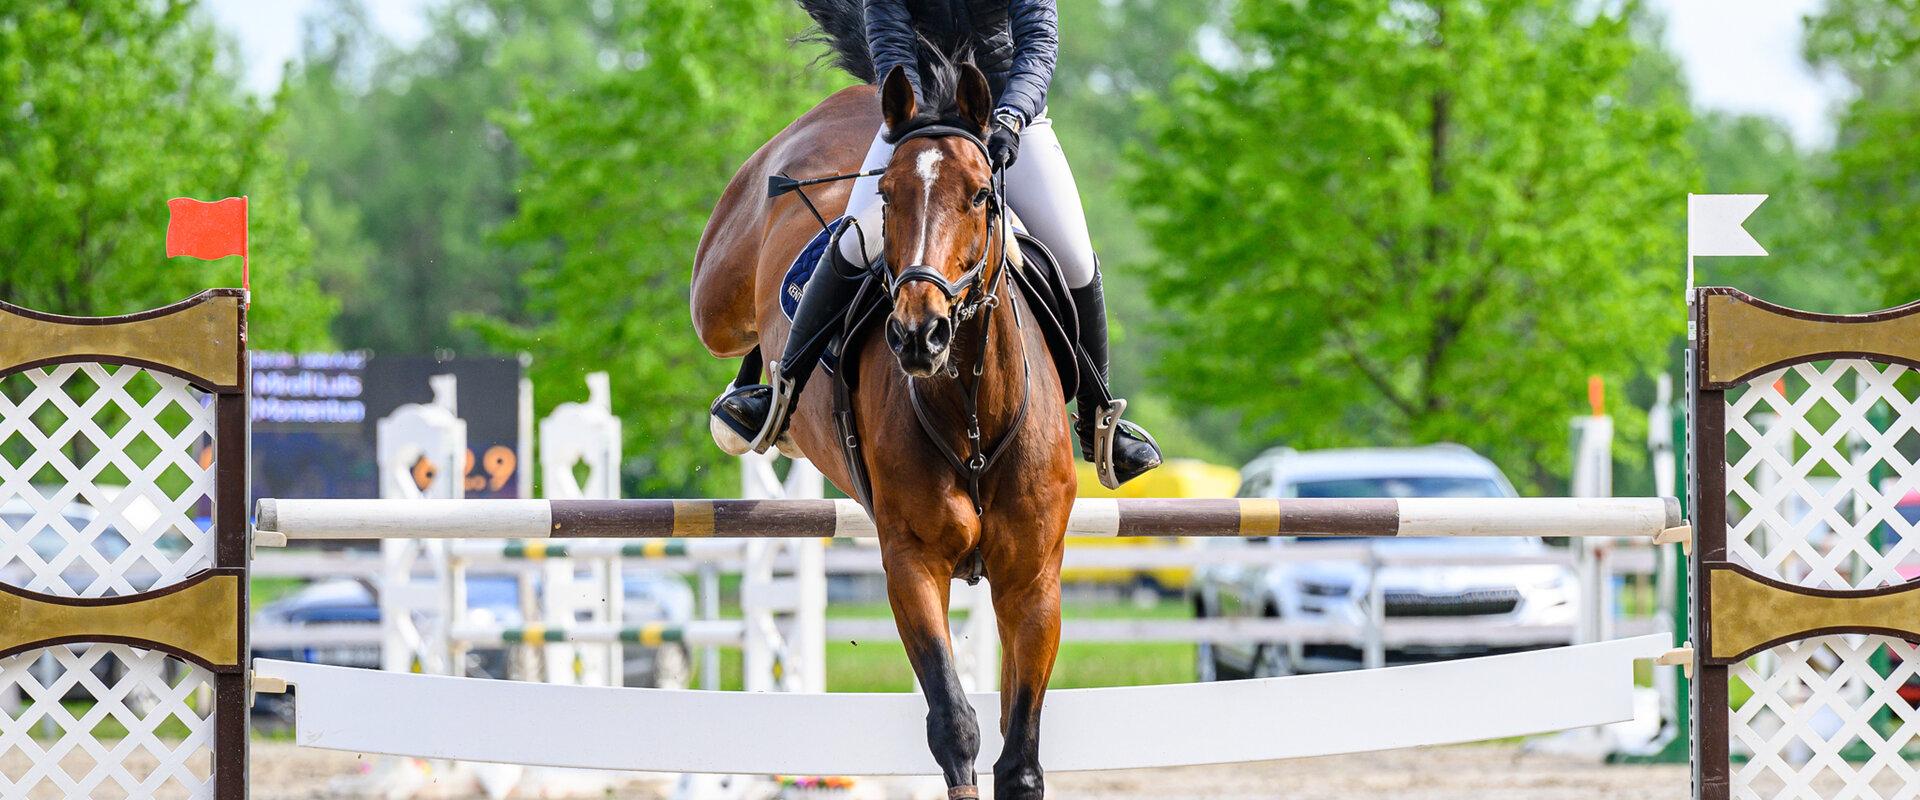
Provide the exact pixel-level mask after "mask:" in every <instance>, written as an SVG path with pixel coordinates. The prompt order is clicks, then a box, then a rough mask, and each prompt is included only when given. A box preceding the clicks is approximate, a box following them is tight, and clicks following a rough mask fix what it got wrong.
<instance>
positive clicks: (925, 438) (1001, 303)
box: [691, 53, 1077, 800]
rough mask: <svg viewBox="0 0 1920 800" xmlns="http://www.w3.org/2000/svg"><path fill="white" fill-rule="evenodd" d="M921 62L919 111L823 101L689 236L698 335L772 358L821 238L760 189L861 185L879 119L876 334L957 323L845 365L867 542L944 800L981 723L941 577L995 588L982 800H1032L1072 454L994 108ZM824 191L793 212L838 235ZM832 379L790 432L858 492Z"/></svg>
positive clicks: (1056, 621) (904, 93) (855, 98)
mask: <svg viewBox="0 0 1920 800" xmlns="http://www.w3.org/2000/svg"><path fill="white" fill-rule="evenodd" d="M928 62H929V63H927V64H925V65H923V66H922V69H921V76H922V78H921V85H922V91H921V97H920V98H919V99H916V98H915V94H914V89H913V86H912V84H911V82H910V81H909V80H908V78H907V76H906V74H905V73H904V72H903V71H902V70H901V69H899V68H896V69H894V70H893V71H892V72H891V73H890V74H889V75H887V76H886V77H885V79H884V80H883V81H881V86H880V88H879V89H878V90H877V92H876V89H875V87H873V86H871V85H859V86H853V87H850V88H847V89H844V90H842V91H840V92H838V93H836V94H834V95H832V96H830V97H828V98H826V99H825V100H823V101H821V102H820V104H819V105H817V106H815V107H814V108H813V109H812V110H811V111H808V112H807V113H806V114H804V115H802V116H801V117H800V118H799V119H798V120H796V121H794V122H793V124H791V125H789V126H787V128H786V129H785V130H783V131H781V132H780V133H779V134H778V135H776V136H774V137H773V138H772V139H771V140H769V141H768V142H767V143H766V144H765V145H763V146H761V148H760V149H759V150H758V151H757V152H755V153H754V154H753V156H752V157H751V158H749V159H747V161H746V163H745V164H744V165H743V166H742V167H741V168H740V170H739V172H738V173H736V174H735V175H734V177H733V180H732V181H731V182H730V183H729V184H728V185H727V189H726V192H725V193H724V194H722V195H721V197H720V200H719V203H718V205H717V206H716V207H715V209H714V212H713V216H712V218H711V219H710V220H709V221H708V223H707V227H706V231H705V233H704V234H703V235H702V236H701V240H700V247H699V250H698V252H697V254H696V256H695V260H694V267H693V283H692V292H691V306H692V313H693V324H694V329H695V330H696V331H697V332H698V334H699V336H700V341H701V342H702V343H703V344H705V346H706V348H707V350H708V351H709V352H711V353H712V354H713V355H715V356H719V357H722V358H735V357H742V356H747V355H748V354H750V353H752V352H753V351H754V350H755V348H759V350H760V351H761V352H772V353H778V352H780V351H781V348H782V346H783V344H784V342H785V337H786V336H787V330H788V323H787V320H786V318H785V317H784V316H783V314H782V313H781V311H780V304H779V302H778V293H779V291H780V290H781V283H782V278H783V275H784V273H785V271H786V268H787V266H788V264H789V263H790V262H791V261H792V260H793V259H794V257H795V256H796V255H797V254H798V253H799V252H800V251H801V249H802V248H803V247H804V246H805V245H806V244H807V243H808V241H809V240H810V239H811V237H812V236H813V235H814V234H815V233H817V232H818V231H819V230H820V223H819V220H818V219H816V217H815V216H814V213H813V212H812V211H810V210H809V209H808V208H807V207H806V205H805V203H804V202H803V201H802V199H801V198H800V197H799V196H798V195H797V193H796V194H788V195H784V196H780V197H774V198H770V197H769V196H768V194H769V192H768V191H767V187H768V185H769V179H770V178H775V177H783V176H795V177H805V176H825V175H838V174H844V173H851V172H853V171H855V170H857V169H858V168H859V167H860V162H861V160H862V157H863V156H864V155H865V153H866V150H867V146H868V143H869V142H870V141H871V140H872V138H873V132H874V131H875V130H876V129H877V127H878V126H879V125H881V124H882V122H883V121H884V123H885V124H886V125H887V127H888V130H889V131H890V132H891V133H892V134H893V135H894V136H895V137H897V139H896V141H897V146H896V149H895V150H894V153H893V158H892V161H891V163H890V164H889V165H888V167H887V169H886V173H885V175H884V177H883V178H882V179H881V183H880V187H881V193H882V195H883V196H884V197H885V198H887V205H886V210H885V215H884V224H883V227H884V234H885V245H884V247H883V248H882V252H883V254H884V264H885V265H888V266H884V267H882V268H881V269H883V270H884V272H882V273H878V274H877V278H876V280H884V285H885V288H886V290H888V291H889V293H890V295H891V306H892V310H891V313H890V314H889V315H888V319H887V324H888V325H889V326H895V329H896V330H905V331H925V330H931V328H930V327H929V326H933V325H936V324H941V323H942V322H943V321H944V323H945V324H951V325H952V326H953V327H952V328H951V329H950V330H951V332H952V337H951V344H950V345H948V346H947V347H945V348H939V347H931V348H928V347H919V346H912V345H909V346H905V347H900V348H898V350H897V352H896V349H895V348H894V347H890V346H889V344H888V343H886V340H887V339H889V338H894V339H895V344H899V340H898V338H897V337H885V336H877V335H876V336H865V337H862V338H859V339H857V340H856V342H857V344H856V345H855V346H853V347H851V348H849V349H848V351H847V352H846V353H844V354H843V360H844V361H848V362H855V366H857V368H858V374H859V375H860V376H861V377H860V380H859V383H858V385H857V387H856V388H855V389H854V391H853V394H852V398H851V400H852V406H853V408H854V410H855V414H856V423H855V425H856V427H855V430H857V433H858V438H859V442H860V444H861V447H860V448H859V449H858V451H857V452H858V454H859V455H858V456H857V457H858V458H859V459H860V461H861V464H860V466H863V467H864V469H865V473H866V474H867V475H869V476H871V481H870V483H871V486H870V489H871V491H870V494H869V495H868V497H867V498H866V499H867V510H868V512H869V513H870V514H872V516H873V520H874V523H875V526H876V527H877V528H878V530H879V536H880V553H881V558H882V562H883V564H884V566H885V568H886V581H887V597H888V601H889V602H890V603H891V605H892V607H893V617H894V622H895V625H896V626H897V627H898V629H899V632H900V639H901V641H902V642H903V643H905V645H906V651H907V658H908V659H909V660H910V661H912V664H913V671H914V675H915V676H916V677H917V678H918V679H919V682H920V687H921V691H922V693H923V694H924V695H925V697H926V701H927V743H928V746H929V748H930V749H931V750H932V754H933V761H934V763H935V764H936V765H937V766H938V768H939V770H940V771H941V773H942V774H943V775H944V776H945V778H946V782H947V785H948V787H949V795H948V796H949V797H951V798H971V797H977V796H978V795H977V790H976V789H975V788H974V787H975V772H974V762H975V758H976V756H977V755H978V751H979V747H980V738H979V728H978V724H977V722H976V720H975V716H974V712H973V708H972V706H971V705H969V704H968V702H967V698H966V694H965V693H964V691H963V690H962V688H961V685H960V680H959V677H958V676H957V675H956V673H955V671H954V657H953V650H952V643H951V642H950V641H949V634H948V620H947V611H948V600H949V596H948V595H949V590H950V588H951V582H952V581H953V579H954V578H955V577H956V576H957V575H961V576H967V577H977V575H971V574H969V573H970V572H975V571H977V572H983V573H984V575H985V576H986V578H987V580H988V581H989V586H990V589H991V592H992V597H993V606H994V611H995V613H996V614H997V616H998V621H999V633H1000V641H1001V645H1002V656H1001V686H1000V727H1001V733H1002V735H1003V736H1004V738H1005V742H1004V747H1003V749H1002V751H1001V753H1000V756H999V758H998V760H996V761H995V762H994V765H993V778H994V788H995V796H996V797H999V798H1002V800H1018V799H1019V798H1036V799H1037V798H1040V797H1042V795H1043V786H1042V783H1043V782H1042V773H1041V769H1040V762H1039V741H1040V740H1039V736H1040V709H1041V703H1042V699H1043V698H1044V697H1045V695H1046V690H1047V681H1048V678H1049V676H1051V674H1052V672H1053V663H1054V656H1055V653H1056V651H1057V650H1058V648H1059V642H1060V557H1061V550H1062V542H1063V538H1064V535H1065V532H1066V526H1067V517H1068V515H1069V514H1070V513H1071V512H1072V508H1073V499H1074V494H1075V491H1076V489H1077V485H1076V478H1075V474H1074V469H1073V455H1072V450H1071V449H1070V447H1069V440H1068V429H1067V425H1068V423H1067V417H1066V415H1065V414H1064V413H1061V412H1059V411H1057V410H1058V409H1061V408H1062V406H1063V405H1064V396H1063V393H1062V386H1061V382H1060V379H1059V377H1058V375H1057V374H1056V373H1055V371H1054V370H1053V369H1052V368H1051V366H1050V365H1051V364H1052V363H1053V362H1052V357H1051V355H1050V353H1049V351H1048V342H1047V340H1046V338H1045V337H1044V336H1043V334H1042V333H1041V331H1040V330H1039V326H1038V325H1037V324H1035V322H1034V316H1033V308H1032V306H1030V305H1029V304H1028V302H1027V299H1026V298H1025V297H1024V296H1023V295H1022V294H1021V293H1020V292H1019V291H1018V289H1017V288H1016V283H1015V281H1014V280H1011V279H1009V278H1008V277H1007V272H1008V271H1009V270H1010V269H1013V267H1010V266H1009V261H1008V259H1007V258H1006V257H1005V255H1006V249H1007V247H1006V245H1007V241H1008V236H1009V231H1010V223H1009V222H1008V220H1007V216H1006V214H1004V213H998V214H996V213H995V209H997V208H999V207H1000V206H1001V204H1000V203H999V202H998V201H997V198H995V197H994V196H993V195H994V191H995V190H994V187H995V183H994V175H993V171H992V169H991V168H990V166H989V163H988V159H987V155H986V151H985V148H984V146H983V145H981V144H980V142H981V140H982V139H983V138H984V137H985V136H986V135H987V127H988V120H989V114H990V113H991V97H990V92H989V88H988V83H987V79H986V77H985V76H984V75H983V74H982V73H981V72H980V70H979V69H977V68H975V67H974V66H973V65H972V64H971V63H968V62H966V61H964V60H950V59H948V58H946V57H944V56H942V55H941V54H938V53H934V54H932V55H931V56H930V57H929V58H928ZM923 104H924V107H923ZM821 186H822V188H818V189H814V190H812V191H811V194H810V196H809V197H808V198H807V199H810V200H811V201H812V202H813V203H814V204H815V205H816V206H817V207H818V209H819V210H820V212H821V213H823V214H826V215H827V218H828V219H831V218H833V216H836V215H838V214H839V213H840V210H841V209H843V208H844V207H845V205H846V200H847V193H848V191H849V182H845V181H842V182H839V183H831V184H822V185H821ZM901 265H905V268H903V267H902V266H901ZM975 270H978V271H975ZM932 278H937V279H938V280H937V281H936V280H931V279H932ZM875 285H880V284H879V283H876V284H875ZM956 286H957V287H958V288H957V291H955V289H956ZM949 292H952V294H950V293H949ZM996 308H997V309H998V312H997V313H995V309H996ZM1022 320H1024V323H1023V322H1022ZM907 338H909V339H912V340H915V341H921V340H924V339H925V338H926V337H922V336H911V337H907ZM754 369H757V367H755V368H754ZM832 381H833V378H832V377H831V376H828V375H817V376H815V377H814V379H812V380H810V381H809V382H808V383H807V388H806V390H805V392H804V393H803V394H802V396H801V397H800V402H799V405H798V407H797V408H796V410H795V411H794V418H793V421H792V424H791V428H790V430H791V434H792V437H793V442H794V444H795V445H797V446H798V448H799V449H800V451H801V452H803V453H804V454H806V455H807V456H808V457H809V458H811V459H812V461H813V463H814V464H815V465H816V466H817V467H819V469H820V471H821V472H822V473H823V474H824V475H825V476H826V477H827V479H828V480H830V481H832V482H833V484H834V485H835V486H836V487H838V488H839V489H840V490H841V491H844V492H846V493H847V494H848V496H851V497H860V496H861V495H860V493H859V488H860V487H859V485H858V484H857V483H856V480H857V476H856V474H855V473H854V472H853V471H852V470H850V466H851V465H850V462H849V461H848V460H847V459H846V458H843V454H842V449H841V437H840V436H839V434H838V433H837V432H836V428H835V424H834V421H833V419H832V416H833V411H834V407H833V401H832V398H831V394H832V393H833V389H832V387H831V384H832ZM970 390H971V392H970ZM970 393H971V394H972V395H973V403H972V405H973V406H974V408H975V409H976V411H977V420H978V431H977V432H978V435H979V438H977V439H974V440H969V438H968V428H969V425H968V419H969V415H968V413H967V411H968V408H969V405H970V404H969V395H970ZM915 395H917V396H918V398H919V400H920V408H919V409H916V408H915V400H914V396H915ZM1029 408H1031V413H1029ZM981 441H985V442H991V443H996V446H997V447H999V448H1000V449H999V450H998V451H997V452H995V453H994V454H993V456H992V458H991V466H990V467H988V468H986V469H984V470H982V471H979V472H978V474H977V476H976V477H977V487H973V486H970V485H969V481H968V478H967V476H965V475H963V474H962V471H961V470H960V469H957V468H956V466H957V465H956V463H955V461H956V459H955V456H956V454H961V453H972V454H973V455H974V456H975V457H978V456H980V455H981V452H980V448H979V446H978V442H981ZM970 447H971V448H973V449H969V448H970ZM968 460H969V461H971V460H972V459H971V458H970V459H968ZM983 460H985V459H983ZM976 502H977V505H976Z"/></svg>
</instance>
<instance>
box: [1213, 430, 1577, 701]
mask: <svg viewBox="0 0 1920 800" xmlns="http://www.w3.org/2000/svg"><path fill="white" fill-rule="evenodd" d="M1241 476H1242V482H1241V489H1240V496H1242V497H1328V498H1337V497H1513V496H1514V490H1513V485H1512V484H1511V483H1509V482H1508V481H1507V478H1506V476H1505V475H1503V474H1501V472H1500V469H1499V467H1496V466H1494V464H1493V462H1491V461H1488V460H1487V459H1485V458H1483V457H1481V456H1480V455H1478V454H1476V453H1474V452H1473V451H1471V450H1469V449H1467V448H1465V447H1461V446H1458V445H1448V444H1442V445H1433V446H1430V447H1421V448H1411V449H1379V448H1368V449H1347V450H1319V451H1310V452H1297V451H1293V450H1287V449H1281V450H1274V451H1270V452H1268V453H1266V454H1264V455H1262V456H1260V457H1259V458H1257V459H1255V460H1254V461H1252V462H1251V463H1249V464H1247V466H1246V467H1245V468H1243V469H1242V470H1241ZM1340 543H1345V544H1347V545H1348V546H1347V547H1340V546H1338V545H1339V544H1340ZM1210 545H1211V546H1215V547H1239V548H1246V549H1248V550H1250V551H1253V553H1258V552H1259V551H1262V550H1264V551H1267V552H1272V553H1274V554H1275V555H1276V556H1277V555H1279V553H1280V552H1282V551H1285V552H1286V554H1287V555H1288V556H1289V557H1288V558H1286V559H1281V558H1273V559H1272V560H1271V561H1265V560H1262V559H1261V558H1259V557H1258V556H1254V557H1252V558H1249V559H1247V560H1245V561H1242V562H1239V563H1232V564H1220V565H1215V566H1209V567H1206V568H1203V569H1201V570H1200V571H1199V572H1198V573H1197V574H1196V575H1195V578H1194V584H1193V603H1194V613H1195V615H1196V616H1198V617H1201V618H1222V617H1224V618H1254V619H1258V618H1270V619H1278V620H1290V621H1297V622H1302V623H1320V624H1319V625H1307V626H1302V627H1303V628H1306V629H1308V630H1306V631H1305V632H1303V633H1302V634H1301V635H1298V636H1295V637H1291V638H1290V640H1288V641H1272V642H1258V643H1255V642H1220V643H1202V644H1201V645H1200V646H1199V648H1198V652H1197V660H1198V665H1197V666H1198V673H1199V677H1200V679H1201V680H1218V679H1223V678H1236V677H1248V676H1272V675H1286V674H1292V673H1295V672H1323V671H1330V670H1339V669H1353V668H1356V667H1359V666H1362V665H1363V664H1364V663H1365V654H1366V636H1367V634H1366V631H1367V630H1368V629H1369V619H1368V617H1369V614H1368V612H1367V598H1368V597H1369V595H1370V593H1372V591H1373V588H1374V587H1373V586H1372V581H1373V580H1375V577H1374V576H1376V575H1377V580H1378V581H1379V583H1380V587H1379V589H1380V593H1379V596H1380V597H1381V598H1382V599H1383V600H1384V602H1383V604H1382V605H1383V606H1384V611H1385V625H1386V627H1387V629H1388V630H1391V629H1392V626H1393V625H1394V624H1395V623H1396V622H1402V623H1404V622H1406V621H1408V620H1411V619H1414V618H1422V619H1423V620H1425V621H1432V622H1443V621H1452V622H1460V623H1469V624H1466V625H1460V626H1453V630H1455V631H1457V632H1456V633H1451V634H1448V635H1447V636H1444V637H1442V638H1441V640H1440V641H1432V640H1431V637H1422V639H1423V641H1421V642H1420V643H1418V644H1402V645H1398V646H1391V645H1390V646H1388V647H1386V650H1385V663H1386V664H1388V665H1396V664H1412V663H1422V662H1427V661H1436V660H1443V659H1448V658H1461V657H1467V656H1478V655H1491V654H1495V653H1502V652H1512V651H1516V650H1527V649H1534V648H1537V647H1547V646H1555V645H1564V644H1568V643H1569V641H1570V640H1571V638H1572V628H1571V626H1572V624H1573V623H1574V621H1575V615H1574V610H1575V603H1576V602H1577V597H1578V592H1577V582H1576V579H1575V576H1574V573H1573V571H1572V569H1571V568H1569V567H1568V566H1566V565H1565V564H1564V563H1512V562H1516V561H1518V562H1529V561H1535V562H1555V561H1559V560H1560V559H1555V558H1554V555H1555V548H1552V547H1550V546H1549V545H1548V544H1547V543H1546V542H1545V541H1543V540H1541V539H1538V538H1480V539H1473V538H1456V539H1360V540H1355V539H1331V538H1312V537H1297V538H1295V537H1288V538H1279V537H1276V538H1269V539H1248V540H1229V539H1223V540H1216V541H1214V542H1211V543H1210ZM1354 545H1364V546H1367V547H1371V548H1373V552H1374V553H1376V554H1377V555H1378V556H1379V557H1380V558H1381V559H1384V560H1387V561H1400V562H1405V561H1414V562H1418V561H1421V560H1430V561H1436V562H1442V561H1444V562H1454V563H1434V564H1425V565H1419V564H1387V565H1384V566H1380V567H1378V571H1377V572H1376V571H1375V568H1373V567H1372V566H1371V565H1369V564H1368V563H1367V560H1366V559H1355V558H1353V557H1352V556H1353V546H1354ZM1314 548H1324V549H1326V550H1327V551H1328V552H1329V553H1330V554H1332V553H1333V552H1334V551H1336V550H1338V551H1343V552H1341V553H1339V554H1338V556H1337V557H1336V556H1334V555H1330V556H1329V557H1328V558H1326V559H1317V558H1313V557H1312V555H1311V552H1312V550H1313V549H1314ZM1253 553H1250V554H1249V555H1253ZM1463 558H1464V559H1465V560H1467V561H1469V562H1472V561H1475V560H1480V559H1484V560H1486V561H1487V562H1489V563H1486V564H1474V563H1467V564H1461V563H1458V562H1459V561H1460V560H1462V559H1463ZM1497 562H1506V563H1497ZM1520 626H1528V627H1527V628H1526V629H1524V630H1509V631H1505V632H1504V633H1507V634H1509V635H1504V636H1503V635H1498V634H1501V633H1503V632H1502V631H1500V630H1499V629H1500V628H1503V627H1505V628H1519V627H1520ZM1532 626H1546V628H1547V630H1545V631H1540V630H1539V629H1536V628H1534V627H1532ZM1555 626H1566V627H1564V628H1560V627H1555ZM1563 631H1564V632H1563ZM1488 632H1491V633H1488ZM1516 633H1517V634H1521V635H1519V636H1515V635H1511V634H1516Z"/></svg>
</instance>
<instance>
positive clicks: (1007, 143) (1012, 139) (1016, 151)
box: [987, 111, 1022, 169]
mask: <svg viewBox="0 0 1920 800" xmlns="http://www.w3.org/2000/svg"><path fill="white" fill-rule="evenodd" d="M1021 127H1022V126H1021V122H1020V117H1019V116H1017V115H1015V114H1012V113H1010V112H1005V111H1003V112H1000V113H999V114H995V115H994V117H993V135H991V136H989V137H987V156H988V157H989V158H992V159H993V166H994V168H995V169H1006V168H1008V167H1011V166H1013V162H1014V161H1015V160H1016V159H1018V158H1019V157H1020V128H1021Z"/></svg>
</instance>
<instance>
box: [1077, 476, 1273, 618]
mask: <svg viewBox="0 0 1920 800" xmlns="http://www.w3.org/2000/svg"><path fill="white" fill-rule="evenodd" d="M1077 466H1078V468H1079V470H1080V496H1081V497H1090V498H1091V497H1098V498H1122V497H1232V496H1233V494H1234V492H1237V491H1239V490H1240V470H1237V469H1234V468H1232V467H1225V466H1221V465H1219V464H1209V463H1207V462H1205V461H1201V460H1199V459H1194V458H1172V459H1168V460H1167V463H1165V464H1162V465H1160V466H1159V468H1157V469H1155V470H1153V471H1152V472H1149V473H1147V474H1145V475H1142V476H1140V477H1138V478H1135V479H1133V480H1132V481H1129V482H1128V483H1127V485H1125V486H1122V487H1120V488H1119V489H1108V488H1107V487H1105V486H1101V485H1100V479H1099V477H1098V476H1096V475H1094V473H1093V465H1091V464H1086V463H1080V464H1078V465H1077ZM1194 544H1196V543H1195V542H1190V541H1188V540H1185V539H1140V538H1130V539H1116V538H1112V537H1106V536H1069V537H1067V547H1069V548H1076V549H1077V548H1091V547H1189V546H1193V545H1194ZM1192 578H1193V570H1192V569H1191V568H1188V567H1166V568H1162V569H1145V570H1141V569H1125V568H1105V567H1089V568H1082V569H1068V570H1065V571H1063V572H1061V573H1060V580H1061V581H1063V582H1067V583H1105V584H1116V585H1121V586H1130V585H1137V586H1145V587H1151V588H1153V589H1157V590H1159V591H1160V592H1162V593H1174V592H1181V591H1185V590H1186V588H1187V583H1188V581H1190V580H1191V579H1192Z"/></svg>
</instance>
